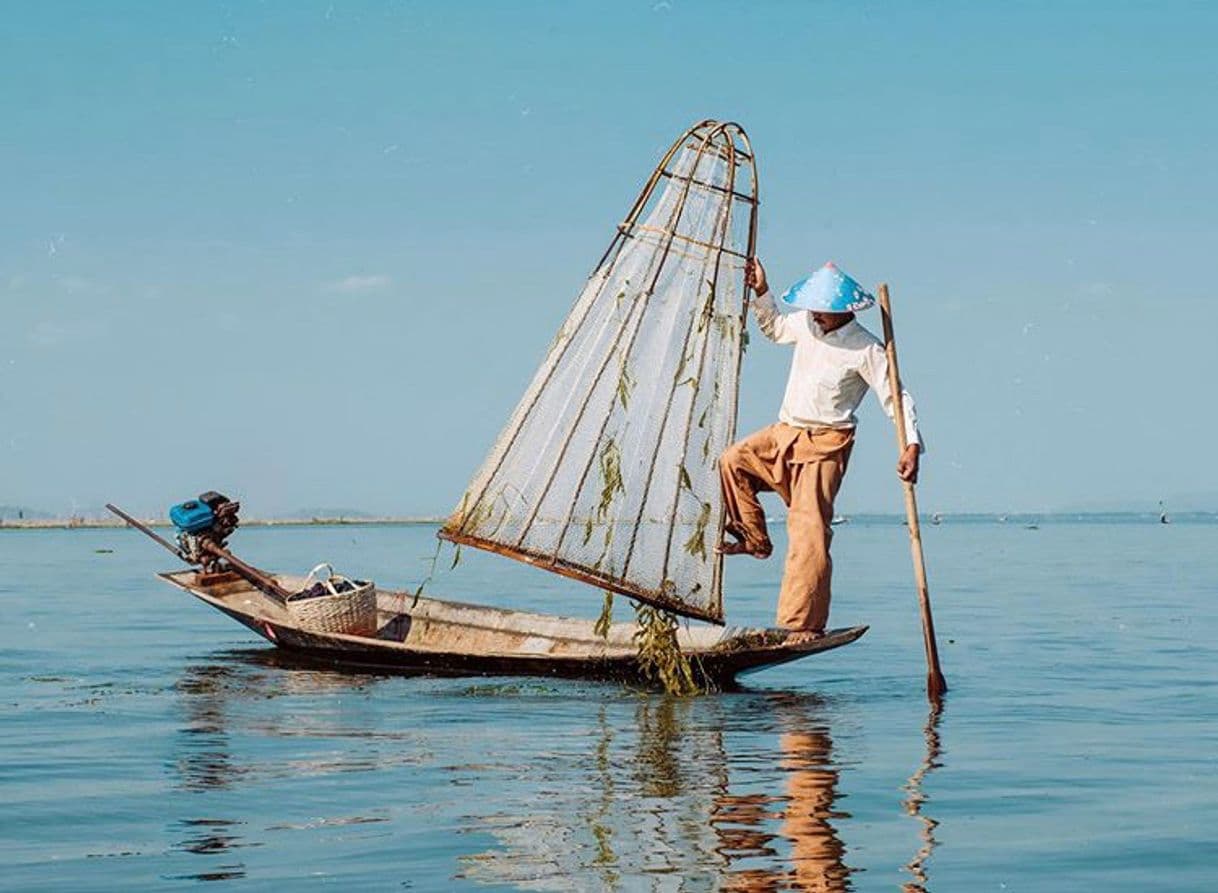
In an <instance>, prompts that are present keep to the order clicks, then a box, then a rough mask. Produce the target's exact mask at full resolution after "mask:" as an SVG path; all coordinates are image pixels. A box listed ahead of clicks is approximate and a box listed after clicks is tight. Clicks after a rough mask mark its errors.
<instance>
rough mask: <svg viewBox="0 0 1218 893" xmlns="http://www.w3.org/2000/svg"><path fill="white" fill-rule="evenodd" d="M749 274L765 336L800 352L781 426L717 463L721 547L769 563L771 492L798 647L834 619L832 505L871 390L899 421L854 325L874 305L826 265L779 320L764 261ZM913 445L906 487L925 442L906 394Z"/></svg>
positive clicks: (875, 359) (781, 604)
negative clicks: (722, 512)
mask: <svg viewBox="0 0 1218 893" xmlns="http://www.w3.org/2000/svg"><path fill="white" fill-rule="evenodd" d="M746 275H747V276H748V283H749V286H750V287H751V288H752V289H753V291H754V292H755V293H756V295H757V297H756V300H755V301H754V303H753V309H754V312H755V313H756V314H757V323H758V325H759V326H760V327H761V331H762V333H763V334H764V335H765V336H766V337H767V338H769V339H770V340H771V341H773V342H775V343H777V344H791V345H794V347H795V355H794V356H793V357H792V359H791V373H790V376H789V377H788V379H787V389H786V393H785V394H784V395H783V401H782V409H781V410H780V411H779V414H778V418H779V421H778V423H777V424H775V425H770V426H769V427H768V428H763V429H762V430H760V431H758V432H756V433H755V434H750V435H749V436H748V437H746V438H745V439H744V440H741V441H739V442H738V443H735V444H733V445H732V446H730V447H728V448H727V450H725V451H724V453H723V455H722V456H721V457H720V460H719V466H720V473H721V477H722V483H723V499H724V503H725V506H726V508H727V523H726V528H725V529H726V532H727V533H730V534H731V535H732V536H733V537H735V539H736V540H737V542H725V543H723V544H722V545H721V546H720V547H719V548H720V551H722V552H724V553H726V554H749V555H753V556H755V557H757V558H767V557H769V555H770V553H771V551H773V549H772V546H771V545H770V538H769V535H768V534H767V532H766V524H765V512H764V511H763V510H762V508H761V504H760V502H758V500H757V493H758V492H759V491H762V490H773V491H775V492H776V493H778V495H779V496H780V497H781V498H782V501H783V502H785V503H786V504H787V507H788V512H787V533H788V538H789V541H790V542H789V545H788V547H787V562H786V569H785V571H784V572H783V578H782V589H781V591H780V593H779V596H778V625H779V626H782V627H785V628H787V629H791V630H797V631H799V632H800V635H799V636H797V637H795V638H796V641H800V640H808V639H813V638H816V637H818V636H820V635H821V634H822V633H823V632H824V629H825V623H826V621H827V620H828V619H829V598H830V578H831V576H832V573H833V563H832V561H831V559H830V557H829V542H830V539H831V538H832V536H833V531H832V527H831V526H830V525H831V522H832V519H833V500H834V499H835V498H836V496H837V491H838V488H839V487H840V486H841V482H842V476H843V475H844V474H845V473H846V463H847V462H848V461H849V459H850V451H851V449H852V447H853V446H854V427H855V423H856V421H857V420H856V418H855V410H857V409H858V406H859V404H860V403H861V402H862V400H863V396H864V395H865V394H866V393H867V388H868V387H871V388H873V389H874V390H875V392H876V396H877V397H878V398H879V400H880V403H881V405H882V406H883V407H884V411H885V412H886V413H888V415H889V417H892V416H893V408H892V394H891V392H890V390H889V385H888V360H887V357H886V356H885V354H884V348H883V345H882V344H881V342H880V341H879V339H877V338H876V337H875V336H874V335H872V334H871V333H870V332H868V331H867V330H866V329H864V328H863V327H862V326H861V325H859V324H858V322H856V321H855V319H854V311H856V310H865V309H867V308H868V307H870V306H871V305H872V304H874V303H875V299H874V298H873V297H872V296H871V295H869V294H867V293H866V292H865V291H863V289H862V288H861V287H860V286H859V285H858V283H857V282H855V281H854V280H853V279H851V278H850V277H849V276H846V275H845V274H843V273H842V272H840V271H839V270H838V269H837V268H836V267H835V266H833V264H826V265H825V266H824V267H822V268H821V269H819V270H817V271H816V272H815V273H813V274H812V275H811V276H809V277H808V278H807V279H804V280H802V281H800V282H798V283H796V284H795V285H794V286H792V287H791V288H790V289H789V290H788V291H787V293H786V294H784V295H783V296H782V298H781V301H782V303H783V304H785V305H786V307H787V308H789V309H798V310H800V311H803V312H797V313H791V314H789V315H782V314H780V313H779V312H778V307H777V305H776V304H775V301H774V298H773V296H772V295H771V294H770V292H769V284H768V283H767V281H766V275H765V268H764V267H763V266H762V265H761V261H760V260H758V259H757V258H753V259H752V260H750V261H749V263H748V266H747V272H746ZM903 399H904V406H905V417H906V419H905V424H906V431H907V432H908V436H909V446H908V448H906V450H905V452H904V453H903V454H902V455H901V457H900V460H899V461H898V463H897V474H898V475H900V477H901V479H902V480H906V481H916V480H917V477H918V456H919V453H920V452H921V450H922V439H921V437H920V436H919V434H918V427H917V418H916V415H915V411H914V404H913V399H912V398H911V397H910V396H909V394H908V393H905V392H903Z"/></svg>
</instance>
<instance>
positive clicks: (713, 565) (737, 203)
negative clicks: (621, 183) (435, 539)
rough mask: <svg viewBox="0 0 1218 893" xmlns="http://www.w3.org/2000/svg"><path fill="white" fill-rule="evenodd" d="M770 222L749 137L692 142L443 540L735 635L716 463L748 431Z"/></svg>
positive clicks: (561, 338) (706, 132) (582, 305)
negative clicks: (748, 374) (759, 210)
mask: <svg viewBox="0 0 1218 893" xmlns="http://www.w3.org/2000/svg"><path fill="white" fill-rule="evenodd" d="M755 219H756V177H755V172H754V167H753V161H752V156H751V152H750V151H749V150H748V145H747V138H746V137H745V136H744V134H743V132H742V131H740V129H739V128H738V127H736V126H735V125H720V124H718V123H717V122H703V123H702V124H701V125H698V126H697V127H695V128H693V129H691V130H690V131H688V132H687V133H686V134H685V135H684V136H683V137H682V138H681V139H679V140H678V141H677V142H676V143H675V144H674V145H673V148H672V149H671V150H670V151H669V153H668V155H667V156H665V159H664V160H663V161H662V162H661V164H660V166H659V167H658V168H657V169H656V171H655V172H654V173H653V175H652V177H651V179H650V180H649V182H648V184H647V186H646V187H645V189H644V190H643V193H642V194H641V195H640V197H639V200H638V201H637V202H636V204H635V206H634V207H633V208H632V209H631V212H630V214H629V215H628V217H627V220H626V222H625V223H623V224H622V225H621V226H620V227H619V228H618V235H617V236H616V237H615V238H614V240H613V243H612V244H611V245H610V247H609V250H608V251H607V252H606V254H605V256H604V258H603V259H602V260H601V262H600V264H599V265H598V266H597V268H596V270H595V271H594V272H593V274H592V276H591V277H590V278H589V279H588V282H587V284H586V285H585V286H584V289H583V291H582V293H581V294H580V295H579V298H578V299H577V300H576V302H575V305H574V307H573V308H572V310H571V312H570V314H569V315H568V316H567V319H566V321H565V322H564V323H563V325H562V327H561V329H559V332H558V334H557V336H556V337H555V339H554V342H553V344H552V345H551V346H550V349H549V351H548V353H547V355H546V358H545V361H544V362H543V363H542V365H541V368H540V369H538V371H537V374H536V376H535V377H534V378H533V381H532V383H531V384H530V385H529V388H528V390H527V391H526V392H525V395H524V397H523V399H522V400H521V401H520V404H519V405H518V406H517V408H516V410H515V412H514V413H513V414H512V416H511V419H510V420H509V422H508V424H507V427H506V428H504V430H503V432H502V434H501V435H500V436H499V439H498V440H497V442H496V443H495V446H494V448H493V449H492V450H491V452H490V455H489V456H487V458H486V460H485V462H484V463H483V465H482V467H481V469H480V470H479V471H478V473H477V475H475V477H474V479H473V480H472V481H471V483H470V485H469V488H468V489H467V491H466V493H465V495H464V496H463V497H462V499H461V502H460V504H459V505H458V506H457V509H456V510H455V512H454V513H453V515H452V516H451V517H450V518H449V520H448V522H447V524H446V525H445V526H444V528H443V530H442V531H441V536H443V537H445V538H447V539H451V540H453V541H455V542H458V543H467V544H470V545H474V546H478V547H480V548H486V549H490V550H492V551H495V552H499V553H501V554H506V555H510V556H512V557H515V558H519V559H522V560H525V561H528V562H530V563H532V564H535V565H537V566H539V567H542V568H545V569H547V570H552V571H555V572H557V573H562V574H566V575H567V576H572V577H575V578H577V579H581V580H584V581H585V582H588V583H591V584H593V585H596V586H599V587H603V588H605V589H609V590H612V591H615V592H622V593H626V594H628V595H630V596H632V597H635V598H639V599H642V600H643V601H647V602H650V603H652V604H655V605H658V606H660V607H664V608H667V609H669V610H673V611H676V612H679V613H683V614H686V615H689V616H695V617H701V618H705V619H709V620H716V621H722V618H723V603H722V594H721V557H720V556H718V555H717V554H716V553H715V551H714V546H715V544H716V543H717V542H718V538H719V536H720V535H721V533H720V531H721V525H722V520H723V507H722V502H721V498H720V495H719V475H718V458H719V454H720V453H721V452H722V450H723V449H724V448H725V447H726V446H727V445H728V444H729V443H730V442H731V440H732V438H733V436H734V433H735V421H736V395H737V379H738V375H739V366H740V355H741V350H742V337H743V336H742V333H743V331H744V316H745V291H744V261H745V258H746V257H747V256H748V255H749V253H750V252H751V248H752V238H753V231H754V228H755Z"/></svg>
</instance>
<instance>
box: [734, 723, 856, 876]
mask: <svg viewBox="0 0 1218 893" xmlns="http://www.w3.org/2000/svg"><path fill="white" fill-rule="evenodd" d="M770 707H771V708H772V709H774V710H775V712H776V713H777V714H778V715H780V716H782V717H783V725H784V726H787V728H786V730H784V731H783V732H781V734H780V735H779V738H778V743H779V747H780V748H781V754H782V760H781V761H780V762H779V766H780V767H781V769H782V771H783V773H784V775H785V776H786V784H785V789H784V791H783V793H782V794H781V795H778V794H774V793H750V794H740V795H736V796H731V795H724V796H722V797H721V798H720V800H719V803H718V804H717V806H718V808H717V810H716V818H715V820H714V822H713V824H715V826H716V829H717V830H718V832H719V834H720V838H721V840H722V841H723V846H722V848H721V850H720V852H721V853H723V854H724V855H726V856H727V857H728V860H729V865H730V863H731V862H732V861H733V860H739V861H742V862H743V861H746V860H749V859H750V858H752V857H756V856H758V855H761V854H771V855H777V853H776V852H775V847H774V836H773V835H771V834H770V833H768V832H767V830H766V829H767V827H768V826H770V823H771V822H772V821H773V820H775V819H779V820H781V825H780V826H779V832H778V833H779V835H780V836H781V837H782V838H784V839H785V840H786V841H787V842H788V843H789V844H790V851H789V854H787V856H786V860H782V857H781V856H779V859H780V860H782V861H788V862H789V864H788V865H786V866H783V870H778V866H777V865H776V866H772V867H765V868H751V869H745V870H743V871H729V872H727V873H726V874H725V876H724V877H723V879H722V883H721V885H720V888H721V889H723V890H725V891H734V893H763V891H766V893H768V891H773V890H806V891H825V893H836V891H844V890H848V889H850V874H851V869H850V867H849V866H848V865H846V863H845V858H846V846H845V844H844V843H843V842H842V840H841V838H839V837H838V835H837V830H836V829H835V828H834V826H833V823H832V821H831V820H832V819H835V818H843V817H847V816H848V814H847V813H843V812H840V811H838V810H837V809H835V802H836V801H837V798H838V790H837V785H838V769H837V767H836V766H835V764H834V762H833V754H832V751H833V742H832V740H831V738H830V735H829V729H828V727H827V726H823V725H820V724H819V723H817V722H815V721H813V719H812V717H811V716H809V715H808V713H807V712H806V711H805V710H804V709H801V705H800V704H799V703H798V702H790V701H787V700H785V699H775V700H774V701H773V702H772V703H771V704H770Z"/></svg>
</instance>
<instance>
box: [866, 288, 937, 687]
mask: <svg viewBox="0 0 1218 893" xmlns="http://www.w3.org/2000/svg"><path fill="white" fill-rule="evenodd" d="M879 292H880V317H881V319H882V320H883V323H884V351H885V353H887V354H888V388H889V390H890V391H891V392H892V414H893V416H894V417H895V419H894V420H895V421H896V424H897V445H898V447H899V448H900V454H901V455H904V453H905V447H906V446H908V444H909V435H908V432H907V431H906V430H905V400H904V398H903V396H902V393H901V373H900V370H899V369H898V368H897V342H896V337H895V336H894V335H893V331H892V306H891V305H890V304H889V302H888V286H887V285H881V286H880V287H879ZM901 483H902V484H904V486H905V517H906V519H907V521H908V523H909V547H910V551H911V552H912V553H913V564H914V579H915V580H916V581H917V584H918V606H919V608H920V609H921V611H922V641H923V643H924V644H925V645H926V694H927V697H929V698H930V700H931V702H932V703H933V702H935V701H938V700H939V698H941V697H942V696H943V693H944V692H945V691H947V680H946V679H944V678H943V671H942V670H940V669H939V647H938V645H937V644H936V643H935V621H934V618H933V617H931V613H930V589H929V588H928V587H927V585H926V561H925V559H924V558H923V557H922V529H921V527H920V526H919V525H918V498H917V495H916V494H915V493H914V485H913V483H911V482H910V481H902V482H901Z"/></svg>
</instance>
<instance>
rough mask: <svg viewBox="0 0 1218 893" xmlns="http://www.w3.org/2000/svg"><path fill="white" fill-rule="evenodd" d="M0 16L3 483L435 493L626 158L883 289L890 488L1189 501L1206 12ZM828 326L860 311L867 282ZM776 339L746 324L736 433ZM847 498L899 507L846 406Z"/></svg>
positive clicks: (55, 492) (443, 487)
mask: <svg viewBox="0 0 1218 893" xmlns="http://www.w3.org/2000/svg"><path fill="white" fill-rule="evenodd" d="M5 20H6V21H5V27H4V29H3V30H2V31H0V75H2V76H0V108H2V109H3V110H4V116H5V126H4V127H3V128H2V130H0V177H2V180H0V182H2V183H3V189H2V193H3V196H4V199H3V201H4V208H5V213H4V214H3V215H0V310H2V317H0V319H2V321H3V332H4V336H3V340H2V341H0V344H2V345H3V346H2V348H0V504H23V505H29V506H35V507H39V508H42V509H45V510H48V511H52V512H57V513H66V512H67V511H70V510H72V509H74V508H84V507H92V506H96V505H99V504H100V503H102V502H104V501H106V500H108V499H109V500H114V501H118V502H120V503H122V504H128V505H130V506H131V507H133V508H134V509H136V510H141V511H159V510H160V509H162V508H163V507H164V506H165V505H168V504H169V503H170V502H172V501H176V500H178V499H179V498H185V497H188V496H190V495H192V494H193V493H195V492H197V491H199V490H201V489H205V488H211V487H215V488H218V489H221V490H225V491H231V492H232V493H235V494H237V495H239V496H240V497H241V498H243V500H244V501H245V502H246V504H247V506H248V509H249V511H250V512H251V513H253V514H273V513H278V512H290V511H292V510H294V509H297V508H299V507H304V506H342V507H351V508H359V509H364V510H368V511H372V512H383V513H392V514H430V513H443V512H446V511H447V510H448V509H450V508H451V507H452V505H453V504H455V502H456V500H457V499H458V497H459V495H460V493H461V491H462V490H463V488H464V485H465V483H466V480H467V478H468V477H469V475H470V474H472V472H473V470H474V468H475V466H476V465H477V464H478V462H479V461H480V460H481V458H482V456H483V455H484V453H485V452H486V450H487V449H488V448H489V446H490V444H491V442H492V440H493V439H494V437H495V435H496V433H497V432H498V431H499V429H500V427H501V426H502V424H503V422H504V420H505V418H506V416H507V414H508V412H509V411H510V410H511V408H512V407H513V406H514V404H515V402H516V400H517V398H518V397H519V395H520V393H521V392H522V390H523V388H524V386H525V385H526V383H527V381H528V379H529V377H530V376H531V375H532V372H533V370H534V368H535V367H536V365H537V363H538V362H539V360H540V358H541V355H542V353H543V351H544V349H545V346H546V344H547V343H548V342H549V340H550V339H551V337H552V336H553V333H554V331H555V330H556V329H557V327H558V325H559V323H560V322H561V320H562V318H563V316H564V315H565V313H566V311H567V309H568V308H569V306H570V303H571V301H572V300H573V299H574V297H575V295H576V293H577V291H578V290H579V288H580V285H581V283H582V282H583V279H584V277H585V276H586V275H587V274H588V272H589V271H590V268H591V265H592V264H593V263H594V262H595V261H596V259H597V258H598V257H599V256H600V254H601V252H602V251H603V249H604V247H605V245H606V244H607V242H608V240H609V237H610V235H611V232H612V228H613V226H614V225H615V224H616V222H617V221H618V220H619V219H620V217H621V215H622V214H623V213H624V212H625V210H626V209H627V207H628V206H629V204H630V203H631V201H632V200H633V198H634V195H635V194H636V192H637V190H638V188H639V186H640V185H641V183H642V181H643V179H644V178H645V177H646V175H647V174H648V173H649V171H650V168H651V166H652V165H653V164H654V163H655V161H656V160H657V159H658V157H659V155H660V153H661V152H662V151H663V149H664V148H665V147H666V146H667V144H668V143H669V142H670V141H671V140H672V139H673V137H674V136H675V135H676V134H678V133H679V132H680V131H681V130H682V129H683V128H685V127H686V126H688V125H689V124H690V123H692V122H693V121H695V120H697V119H699V118H703V117H718V118H731V119H734V120H738V121H740V122H741V123H742V124H743V125H744V126H745V128H746V129H747V130H748V131H749V133H750V135H751V137H752V139H753V142H754V145H755V147H756V149H757V152H758V158H759V166H760V174H761V189H762V209H761V229H760V239H759V251H760V253H761V255H762V257H763V258H764V260H765V261H766V264H767V267H768V268H769V271H770V275H771V278H772V280H773V282H774V284H775V285H776V286H781V287H785V286H786V285H787V284H789V283H790V282H791V281H793V280H795V279H797V278H799V277H802V276H804V275H806V274H807V273H808V272H809V271H810V270H812V269H813V268H815V267H817V266H819V265H820V264H821V263H823V262H824V261H826V260H829V259H832V260H835V261H836V262H837V263H838V264H839V265H840V266H841V267H842V268H843V269H845V270H846V271H848V272H849V273H850V274H851V275H853V276H854V277H856V278H857V279H859V280H860V281H861V282H863V283H865V284H868V285H870V284H874V283H876V282H879V281H881V280H884V281H887V282H889V283H890V285H891V288H892V292H893V302H894V314H895V318H896V322H897V330H898V343H899V345H900V349H901V361H902V369H903V372H904V374H905V378H906V381H907V383H908V385H909V387H910V389H911V390H912V391H913V392H914V393H915V395H916V396H917V398H918V402H919V406H920V410H921V416H922V422H923V427H924V430H925V434H926V437H927V440H928V444H929V447H930V453H929V455H928V456H927V457H926V462H925V469H924V480H923V484H922V487H921V491H922V492H921V499H922V504H923V507H924V508H925V509H926V510H928V511H934V510H939V511H945V512H953V511H966V510H977V511H991V510H992V511H1047V510H1054V509H1074V508H1113V507H1122V508H1131V509H1140V508H1153V507H1154V506H1155V504H1156V503H1157V501H1158V500H1159V499H1166V500H1168V502H1169V506H1170V507H1174V508H1177V509H1181V510H1183V509H1185V508H1201V509H1207V508H1208V509H1218V472H1216V471H1215V463H1214V462H1213V459H1212V458H1211V457H1212V452H1213V442H1214V440H1215V435H1216V434H1218V422H1216V421H1215V415H1214V410H1213V406H1214V403H1215V401H1214V398H1213V394H1212V385H1213V382H1214V381H1215V378H1216V377H1218V376H1216V375H1215V373H1216V372H1218V359H1216V356H1218V354H1216V353H1215V350H1214V348H1213V346H1212V343H1211V338H1212V333H1213V332H1214V331H1215V329H1216V328H1218V311H1216V310H1215V306H1214V302H1213V300H1212V298H1211V295H1210V292H1211V285H1210V266H1211V259H1212V257H1213V256H1214V254H1215V245H1216V242H1218V240H1216V238H1215V237H1216V235H1218V220H1216V211H1215V208H1218V172H1216V170H1215V164H1214V158H1215V156H1216V152H1215V150H1216V149H1218V145H1216V143H1218V140H1216V136H1218V117H1216V116H1215V115H1214V97H1215V96H1216V95H1218V61H1216V57H1215V55H1214V53H1213V47H1214V46H1215V40H1216V39H1218V6H1216V5H1214V4H1205V3H1156V4H1150V3H1105V4H1100V3H1018V4H975V3H972V4H969V3H942V2H941V3H932V4H878V3H876V4H858V3H777V2H763V3H757V4H751V5H742V4H729V3H697V4H694V3H689V2H682V0H660V2H655V0H649V2H640V3H632V2H622V3H613V4H608V3H605V4H593V3H573V4H541V3H511V4H507V3H501V4H492V3H466V4H440V3H431V4H423V3H362V4H352V3H338V2H334V3H328V2H321V3H298V2H293V3H286V2H283V3H260V4H251V3H231V4H221V3H212V4H167V3H122V2H114V3H107V4H95V3H48V4H24V5H22V6H19V7H14V8H12V9H9V10H8V11H6V15H5ZM863 322H864V324H865V325H868V326H869V327H870V328H872V329H873V331H878V327H879V319H878V316H877V315H876V313H875V312H874V311H872V312H870V313H868V314H865V315H864V316H863ZM788 360H789V357H788V355H787V354H786V349H785V348H780V347H777V346H774V345H771V344H769V343H768V342H765V341H764V340H763V339H761V338H759V337H756V336H754V338H753V343H752V346H751V348H750V350H749V353H748V356H747V357H746V360H745V366H744V379H743V385H742V392H741V411H740V431H741V432H746V431H749V430H752V429H755V428H757V427H760V426H762V425H764V424H768V423H769V422H771V421H773V419H774V417H775V414H776V412H777V408H778V405H779V402H780V399H781V394H782V387H783V383H784V381H785V375H786V367H787V363H788ZM861 425H862V427H861V432H860V441H859V447H858V449H857V450H856V452H855V455H854V458H853V460H852V468H851V472H850V474H849V475H848V477H847V483H846V486H845V489H844V490H843V493H842V497H841V502H840V507H841V508H842V509H843V510H845V511H847V512H850V511H859V512H861V511H899V510H900V508H901V502H900V489H899V487H898V485H897V482H896V478H895V476H894V474H893V472H892V466H893V463H894V461H895V453H896V448H895V442H894V435H893V433H892V429H891V426H889V425H888V423H887V422H886V421H885V420H884V419H883V418H882V416H881V415H880V413H879V410H878V407H877V406H876V405H875V404H874V401H871V400H870V399H869V402H868V404H866V406H865V412H864V413H863V416H862V423H861Z"/></svg>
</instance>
